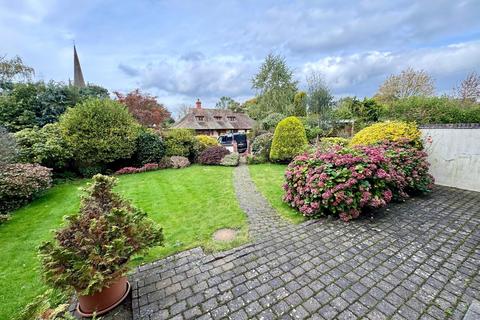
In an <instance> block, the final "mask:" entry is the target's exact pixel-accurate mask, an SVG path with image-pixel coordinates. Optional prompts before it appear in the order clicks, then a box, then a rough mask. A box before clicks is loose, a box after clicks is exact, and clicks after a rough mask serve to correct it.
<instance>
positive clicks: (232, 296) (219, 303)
mask: <svg viewBox="0 0 480 320" xmlns="http://www.w3.org/2000/svg"><path fill="white" fill-rule="evenodd" d="M234 184H235V190H236V193H237V197H238V200H239V203H240V206H241V208H242V209H243V210H244V211H245V212H246V213H247V215H248V219H249V222H250V234H251V237H252V239H253V242H252V243H250V244H247V245H244V246H242V247H238V248H235V249H233V250H229V251H226V252H220V253H214V254H205V253H204V252H203V251H202V249H200V248H195V249H192V250H189V251H185V252H182V253H180V254H177V255H174V256H171V257H168V258H166V259H162V260H159V261H156V262H153V263H151V264H148V265H144V266H141V267H138V268H137V270H136V272H135V273H134V274H133V275H132V276H131V283H132V287H133V289H132V314H133V319H151V320H153V319H359V318H362V319H463V318H464V317H465V319H467V318H468V317H469V316H472V315H473V316H475V315H476V314H477V312H479V311H478V307H475V306H476V305H475V302H474V301H475V299H479V298H480V276H479V269H480V268H479V266H480V246H479V244H480V228H479V226H480V193H476V192H470V191H465V190H459V189H454V188H447V187H440V186H437V187H436V188H435V190H434V192H433V193H432V194H431V195H429V196H425V197H417V198H412V199H409V200H407V201H406V202H404V203H398V204H392V205H390V206H389V208H388V209H385V210H383V211H379V212H374V213H371V215H367V216H365V217H363V218H361V219H358V220H354V221H351V222H349V223H345V222H342V221H339V220H335V219H326V218H325V219H319V220H314V221H313V220H312V221H307V222H305V223H302V224H300V225H292V224H290V223H288V222H285V221H284V220H283V219H282V218H280V217H279V215H278V214H277V213H276V212H275V210H274V209H273V208H272V207H271V206H270V205H269V203H268V202H267V201H266V200H265V199H264V198H263V197H262V196H261V194H260V193H259V192H258V191H257V190H256V188H255V185H254V184H253V182H252V180H251V178H250V176H249V173H248V168H247V166H245V165H241V166H239V167H238V168H236V171H235V182H234ZM472 302H473V304H472ZM477 303H478V302H477ZM469 308H470V310H469ZM467 311H468V314H467ZM470 319H473V318H470Z"/></svg>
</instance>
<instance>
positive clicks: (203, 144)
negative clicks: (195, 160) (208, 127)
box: [195, 134, 219, 153]
mask: <svg viewBox="0 0 480 320" xmlns="http://www.w3.org/2000/svg"><path fill="white" fill-rule="evenodd" d="M195 139H197V142H198V152H199V153H200V152H202V151H203V150H205V149H207V148H209V147H215V146H218V145H219V143H218V141H217V139H215V138H214V137H210V136H207V135H204V134H201V135H198V136H195Z"/></svg>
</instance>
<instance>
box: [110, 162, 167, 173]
mask: <svg viewBox="0 0 480 320" xmlns="http://www.w3.org/2000/svg"><path fill="white" fill-rule="evenodd" d="M158 169H162V168H160V166H159V165H158V164H157V163H146V164H144V165H143V166H141V167H140V168H136V167H124V168H121V169H120V170H117V171H115V174H116V175H122V174H131V173H140V172H147V171H155V170H158Z"/></svg>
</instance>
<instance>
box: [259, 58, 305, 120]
mask: <svg viewBox="0 0 480 320" xmlns="http://www.w3.org/2000/svg"><path fill="white" fill-rule="evenodd" d="M252 88H253V89H255V90H257V95H258V96H257V107H258V109H259V110H258V117H261V118H263V117H265V116H266V115H268V114H269V113H271V112H277V113H282V114H287V113H288V110H289V108H290V106H291V105H292V104H293V99H294V96H295V93H296V92H297V81H295V80H294V79H293V72H292V70H290V68H289V67H288V66H287V63H286V61H285V59H284V58H283V57H281V56H278V55H273V54H269V55H268V56H267V57H266V58H265V61H264V62H263V63H262V65H261V66H260V70H259V72H258V73H257V74H256V75H255V76H254V77H253V79H252Z"/></svg>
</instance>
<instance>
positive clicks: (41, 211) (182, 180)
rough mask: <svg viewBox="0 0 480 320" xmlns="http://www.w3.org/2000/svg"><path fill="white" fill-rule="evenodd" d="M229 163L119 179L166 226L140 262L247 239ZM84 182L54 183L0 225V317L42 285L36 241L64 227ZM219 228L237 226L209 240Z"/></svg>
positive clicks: (120, 187)
mask: <svg viewBox="0 0 480 320" xmlns="http://www.w3.org/2000/svg"><path fill="white" fill-rule="evenodd" d="M232 170H233V169H232V168H228V167H206V166H192V167H189V168H185V169H180V170H175V169H168V170H160V171H154V172H147V173H140V174H135V175H125V176H121V177H120V179H119V180H120V181H119V184H118V186H117V187H116V190H117V191H119V192H120V193H121V194H122V195H124V196H125V197H126V198H128V199H130V200H131V201H132V202H133V203H134V204H135V205H136V206H138V207H139V208H142V209H143V210H145V211H146V212H148V214H149V216H150V217H151V218H152V219H154V220H155V221H157V222H158V223H160V224H161V225H162V227H163V228H164V235H165V247H159V248H154V249H152V250H151V251H150V252H149V254H147V255H146V256H145V257H137V258H136V259H135V261H134V264H136V265H138V264H142V263H145V262H148V261H152V260H155V259H158V258H161V257H164V256H167V255H170V254H173V253H175V252H178V251H182V250H185V249H188V248H192V247H195V246H203V247H204V248H205V249H207V250H220V249H226V248H228V247H232V246H235V245H238V244H240V243H244V242H246V241H247V223H246V217H245V214H244V213H243V212H242V211H241V209H240V208H239V206H238V203H237V201H236V199H235V194H234V191H233V184H232V178H233V172H232ZM84 184H85V181H80V180H79V181H74V182H68V183H65V184H61V185H57V186H55V187H53V188H52V189H50V190H48V191H47V192H46V193H45V194H44V195H43V196H42V197H41V198H39V199H37V200H36V201H34V202H32V203H31V204H29V205H28V206H25V207H23V208H21V209H19V210H17V211H16V212H14V213H13V214H12V219H11V220H10V221H8V222H7V223H5V224H4V225H1V226H0V244H1V245H0V249H1V250H0V281H1V284H2V285H1V288H0V319H9V318H10V317H11V316H12V315H14V314H16V313H17V312H18V311H19V310H20V309H21V308H22V307H23V306H25V305H26V304H27V303H28V302H30V301H31V300H32V298H33V297H35V296H37V295H38V294H40V293H42V292H43V291H44V290H45V289H46V287H45V285H44V284H43V283H42V281H41V277H40V273H39V263H38V258H37V247H38V245H39V244H40V243H41V242H42V241H44V240H46V239H48V238H49V237H51V236H52V233H51V232H50V231H51V230H53V229H56V228H57V227H59V226H61V225H62V221H63V220H62V217H63V216H64V215H67V214H69V213H73V212H75V211H76V210H77V209H78V204H79V195H80V190H79V188H80V187H81V186H83V185H84ZM223 227H230V228H238V229H240V231H241V232H240V233H239V234H240V235H239V237H238V239H237V240H235V241H234V242H232V243H229V244H218V243H215V242H214V241H213V240H211V236H212V233H213V232H214V231H215V230H217V229H219V228H223Z"/></svg>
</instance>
